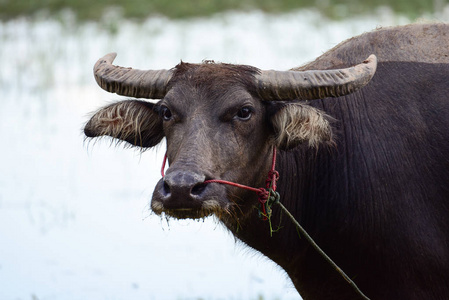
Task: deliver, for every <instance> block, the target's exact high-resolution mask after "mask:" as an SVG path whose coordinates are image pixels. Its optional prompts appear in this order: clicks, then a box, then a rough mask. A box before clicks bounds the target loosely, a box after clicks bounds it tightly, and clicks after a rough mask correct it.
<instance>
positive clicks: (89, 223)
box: [0, 7, 449, 300]
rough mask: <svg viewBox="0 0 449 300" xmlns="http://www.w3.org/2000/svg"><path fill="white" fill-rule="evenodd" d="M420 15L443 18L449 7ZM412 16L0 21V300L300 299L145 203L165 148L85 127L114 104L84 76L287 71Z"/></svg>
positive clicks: (262, 263) (273, 270) (259, 263)
mask: <svg viewBox="0 0 449 300" xmlns="http://www.w3.org/2000/svg"><path fill="white" fill-rule="evenodd" d="M424 18H426V19H427V20H436V21H445V22H447V21H449V8H448V7H446V9H443V10H442V11H441V12H439V13H438V14H437V15H429V16H424ZM410 22H412V21H411V20H409V19H407V18H405V17H401V16H397V15H394V14H393V13H392V12H391V11H390V10H389V9H387V8H385V9H380V10H378V11H376V12H373V13H372V14H371V15H363V16H359V17H357V18H351V19H347V20H344V21H332V20H329V19H326V18H325V17H323V16H322V15H320V14H319V13H317V12H316V11H313V10H302V11H297V12H293V13H288V14H282V15H266V14H263V13H260V12H252V13H227V14H221V15H216V16H214V17H210V18H199V19H191V20H177V21H173V20H169V19H165V18H162V17H161V18H152V19H148V20H147V21H145V22H143V23H133V22H130V21H127V20H121V19H117V18H116V17H115V16H114V15H113V14H112V15H110V16H105V18H104V19H103V21H102V22H100V23H93V22H92V23H82V24H78V23H76V22H74V21H73V18H72V17H71V15H70V14H69V13H68V14H67V15H65V16H62V17H61V18H58V19H56V18H55V19H34V20H29V19H16V20H11V21H8V22H3V23H0V43H1V46H0V66H1V68H0V105H1V106H0V107H1V108H0V137H1V148H0V168H1V169H0V170H1V172H0V286H1V288H0V299H5V300H16V299H39V300H46V299H48V300H50V299H54V300H60V299H64V300H71V299H73V300H75V299H95V300H103V299H104V300H106V299H108V300H109V299H111V300H122V299H123V300H124V299H300V297H299V296H298V294H297V292H296V290H295V289H294V288H293V286H292V284H291V282H290V281H289V279H288V277H287V276H286V274H285V273H284V272H283V271H282V270H281V269H280V268H279V267H277V266H276V265H275V264H274V263H272V262H271V261H269V260H268V259H266V258H264V257H263V256H262V255H260V254H258V253H257V252H255V251H253V250H250V249H248V248H246V247H245V246H244V245H241V244H240V243H238V242H237V243H236V242H235V240H234V238H233V237H232V235H231V234H229V233H228V232H227V231H226V230H225V229H224V228H223V227H222V226H221V225H219V224H217V222H216V221H214V220H213V219H206V220H205V221H201V222H196V221H181V222H175V221H170V222H169V223H167V222H166V221H165V220H161V219H160V218H159V217H158V216H155V215H152V214H151V212H150V210H149V206H148V203H149V201H150V199H151V194H152V191H153V188H154V185H155V184H156V182H157V181H158V180H159V176H160V172H159V170H160V166H161V164H162V156H163V154H164V151H165V146H164V145H161V146H159V147H157V148H156V149H155V150H149V151H147V152H144V153H140V152H138V151H135V150H130V149H123V148H122V147H115V146H114V145H113V144H112V145H111V143H110V141H108V140H103V141H100V142H96V143H89V142H86V141H85V140H84V136H83V134H82V131H81V129H82V127H83V124H84V123H85V122H86V121H87V119H88V116H89V113H90V112H92V111H93V110H95V109H96V108H98V107H100V106H102V105H104V104H106V103H109V102H112V101H115V100H117V99H120V97H119V96H117V95H113V94H108V93H106V92H104V91H102V90H101V89H100V88H99V87H98V86H97V85H96V83H95V81H94V78H93V75H92V67H93V65H94V63H95V61H96V60H97V59H98V58H100V57H101V56H103V55H104V54H106V53H109V52H117V53H118V56H117V59H116V61H115V63H116V64H118V65H122V66H130V67H135V68H140V69H145V68H155V69H157V68H171V67H173V66H175V65H176V64H177V63H179V61H180V60H183V61H186V62H200V61H202V60H204V59H212V60H215V61H221V62H228V63H238V64H250V65H254V66H256V67H259V68H261V69H279V70H285V69H288V68H292V67H295V66H299V65H301V64H303V63H306V62H308V61H311V60H313V59H314V58H315V57H317V56H318V55H320V54H322V53H323V52H325V51H326V50H328V49H330V48H331V47H333V46H335V45H336V44H338V43H339V42H341V41H343V40H345V39H347V38H349V37H352V36H354V35H357V34H360V33H363V32H366V31H370V30H373V29H375V28H377V27H380V26H391V25H399V24H407V23H410Z"/></svg>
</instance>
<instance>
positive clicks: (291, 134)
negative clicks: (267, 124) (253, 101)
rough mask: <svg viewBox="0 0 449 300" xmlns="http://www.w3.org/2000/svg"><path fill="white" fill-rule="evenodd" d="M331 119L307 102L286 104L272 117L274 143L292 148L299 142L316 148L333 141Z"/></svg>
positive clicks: (285, 147)
mask: <svg viewBox="0 0 449 300" xmlns="http://www.w3.org/2000/svg"><path fill="white" fill-rule="evenodd" d="M331 120H332V118H331V117H330V116H328V115H326V114H325V113H324V112H322V111H321V110H319V109H316V108H314V107H311V106H309V105H307V104H302V103H291V104H286V105H285V106H283V107H282V108H281V109H280V110H279V111H277V112H276V114H275V115H274V116H273V117H272V124H273V126H274V128H275V131H276V133H277V136H276V141H275V143H276V145H277V146H278V147H279V148H281V149H282V148H283V149H292V148H294V147H296V146H298V145H299V144H307V145H308V146H309V147H312V148H318V146H319V145H320V144H321V143H333V134H332V127H331V125H330V121H331Z"/></svg>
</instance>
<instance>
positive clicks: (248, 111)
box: [236, 106, 254, 121]
mask: <svg viewBox="0 0 449 300" xmlns="http://www.w3.org/2000/svg"><path fill="white" fill-rule="evenodd" d="M253 111H254V109H253V108H252V107H251V106H244V107H242V108H240V110H239V111H238V112H237V114H236V118H238V119H240V120H243V121H246V120H249V119H250V118H251V116H252V114H253Z"/></svg>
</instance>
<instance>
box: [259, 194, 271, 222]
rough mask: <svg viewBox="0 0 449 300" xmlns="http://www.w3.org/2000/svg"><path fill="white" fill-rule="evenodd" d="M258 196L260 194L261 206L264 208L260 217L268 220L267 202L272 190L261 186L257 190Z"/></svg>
mask: <svg viewBox="0 0 449 300" xmlns="http://www.w3.org/2000/svg"><path fill="white" fill-rule="evenodd" d="M257 196H259V198H258V200H259V203H260V207H261V208H262V212H261V213H260V212H259V214H260V217H261V218H262V220H264V221H266V220H268V213H267V209H266V208H265V203H267V201H268V199H269V198H270V192H269V191H267V190H266V189H264V188H260V189H259V191H258V192H257Z"/></svg>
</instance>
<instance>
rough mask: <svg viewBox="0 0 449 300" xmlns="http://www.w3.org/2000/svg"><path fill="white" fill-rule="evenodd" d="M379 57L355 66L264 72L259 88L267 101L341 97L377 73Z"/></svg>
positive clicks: (258, 79)
mask: <svg viewBox="0 0 449 300" xmlns="http://www.w3.org/2000/svg"><path fill="white" fill-rule="evenodd" d="M376 67H377V58H376V56H375V55H373V54H372V55H370V56H369V57H368V59H367V60H365V61H364V62H363V63H361V64H358V65H356V66H354V67H351V68H346V69H337V70H315V71H273V70H269V71H261V73H260V74H259V75H256V88H257V89H258V93H259V96H260V97H261V98H262V99H264V100H295V99H298V100H313V99H323V98H326V97H340V96H344V95H347V94H350V93H353V92H355V91H356V90H358V89H360V88H362V87H363V86H364V85H366V84H367V83H368V82H369V81H370V80H371V78H373V76H374V73H375V72H376Z"/></svg>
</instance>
